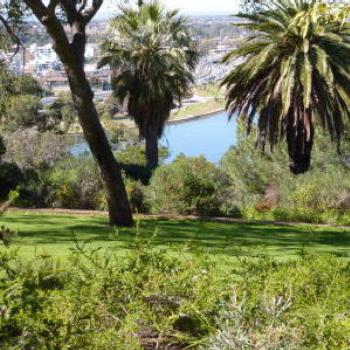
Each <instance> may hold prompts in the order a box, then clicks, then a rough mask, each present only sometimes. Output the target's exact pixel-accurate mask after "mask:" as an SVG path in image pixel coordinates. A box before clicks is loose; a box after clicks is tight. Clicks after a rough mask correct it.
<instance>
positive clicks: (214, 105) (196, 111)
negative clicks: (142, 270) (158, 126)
mask: <svg viewBox="0 0 350 350" xmlns="http://www.w3.org/2000/svg"><path fill="white" fill-rule="evenodd" d="M224 106H225V103H224V101H223V100H221V99H213V100H209V101H206V102H199V103H194V104H192V105H189V106H186V107H183V108H181V109H180V110H177V111H175V112H173V113H172V114H171V116H170V120H176V119H179V118H185V117H189V116H199V115H202V114H207V113H211V112H213V111H216V110H218V109H223V108H224Z"/></svg>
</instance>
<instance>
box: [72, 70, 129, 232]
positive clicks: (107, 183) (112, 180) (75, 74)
mask: <svg viewBox="0 0 350 350" xmlns="http://www.w3.org/2000/svg"><path fill="white" fill-rule="evenodd" d="M66 71H67V75H68V79H69V84H70V88H71V91H72V96H73V100H74V103H75V106H76V108H77V111H78V115H79V121H80V124H81V127H82V129H83V132H84V136H85V139H86V141H87V143H88V144H89V147H90V150H91V153H92V155H93V156H94V158H95V160H96V162H97V164H98V166H99V170H100V174H101V179H102V183H103V185H104V188H105V191H106V194H107V203H108V209H109V222H110V224H111V225H118V226H131V225H132V213H131V209H130V205H129V201H128V198H127V194H126V191H125V186H124V183H123V179H122V176H121V171H120V168H119V166H118V164H117V162H116V160H115V158H114V155H113V153H112V150H111V147H110V145H109V143H108V140H107V137H106V134H105V132H104V130H103V128H102V125H101V123H100V120H99V118H98V113H97V111H96V107H95V104H94V102H93V92H92V90H91V87H90V84H89V82H88V80H87V79H86V76H85V72H84V70H81V71H76V70H75V69H72V68H70V67H66Z"/></svg>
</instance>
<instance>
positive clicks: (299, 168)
mask: <svg viewBox="0 0 350 350" xmlns="http://www.w3.org/2000/svg"><path fill="white" fill-rule="evenodd" d="M294 113H296V112H295V111H291V112H290V115H289V117H288V125H287V143H288V153H289V167H290V170H291V172H292V173H293V174H295V175H299V174H303V173H305V172H307V171H308V170H309V169H310V165H311V152H312V146H313V142H314V133H315V131H314V126H313V124H312V120H311V113H309V112H308V111H307V112H302V113H301V115H300V114H299V116H298V117H296V118H295V115H294Z"/></svg>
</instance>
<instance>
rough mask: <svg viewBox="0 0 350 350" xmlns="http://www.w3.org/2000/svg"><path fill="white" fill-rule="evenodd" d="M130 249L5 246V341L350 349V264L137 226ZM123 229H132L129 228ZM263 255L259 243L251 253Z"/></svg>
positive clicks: (0, 265)
mask: <svg viewBox="0 0 350 350" xmlns="http://www.w3.org/2000/svg"><path fill="white" fill-rule="evenodd" d="M135 233H136V235H135V236H134V240H133V242H132V243H131V244H130V245H129V246H128V250H127V251H126V252H125V254H124V255H123V256H122V257H121V256H120V255H118V254H117V251H116V250H115V249H114V248H113V247H111V245H109V248H108V249H101V248H97V249H92V248H90V247H89V245H87V244H81V243H78V242H77V243H76V246H75V248H74V249H73V251H72V253H71V255H70V257H69V260H68V261H66V262H65V263H64V264H63V263H60V262H58V261H57V260H55V259H53V258H51V257H50V256H49V255H47V254H41V255H36V256H34V257H31V258H29V260H28V258H27V259H25V260H24V259H23V258H22V257H21V256H19V255H18V250H12V249H4V250H1V251H0V275H1V284H0V303H1V305H2V308H1V311H2V319H1V323H0V347H2V348H4V349H9V350H15V349H18V348H35V349H44V348H45V349H53V348H57V349H69V348H74V349H91V350H92V349H117V350H118V349H120V350H124V349H130V350H141V349H145V348H147V349H156V348H157V347H160V348H164V349H168V348H175V349H184V348H187V347H192V348H194V349H198V348H201V349H211V350H226V349H227V350H228V349H236V348H237V349H240V348H247V349H256V348H258V347H261V346H264V348H266V349H276V348H287V349H297V348H300V349H304V348H305V349H314V348H315V349H316V348H326V349H346V348H348V347H349V346H350V343H349V339H350V319H349V313H348V300H349V298H350V288H349V285H350V277H349V276H350V275H349V268H350V267H349V263H346V262H344V261H343V260H341V259H337V258H335V257H332V256H323V257H313V256H311V255H308V254H306V253H303V254H302V255H301V256H300V257H299V258H297V259H295V260H289V261H287V262H277V261H276V260H272V259H270V258H248V257H246V258H242V257H241V258H238V259H237V260H235V262H234V263H233V264H230V265H228V264H227V260H226V258H225V257H224V256H222V255H217V256H215V257H213V256H209V255H207V254H205V253H204V252H201V251H200V250H198V249H196V248H195V247H192V249H189V248H188V247H182V248H180V247H177V248H175V252H173V253H169V250H168V249H167V250H165V249H159V248H153V246H152V241H153V239H155V238H156V233H155V234H154V235H153V237H151V238H143V236H144V235H143V234H141V232H139V231H138V229H136V231H135ZM120 234H123V232H120ZM252 253H253V254H254V252H252Z"/></svg>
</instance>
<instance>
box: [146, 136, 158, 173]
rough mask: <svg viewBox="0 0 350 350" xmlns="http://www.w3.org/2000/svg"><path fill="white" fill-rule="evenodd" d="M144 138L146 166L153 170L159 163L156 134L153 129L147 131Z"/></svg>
mask: <svg viewBox="0 0 350 350" xmlns="http://www.w3.org/2000/svg"><path fill="white" fill-rule="evenodd" d="M145 139H146V160H147V168H148V169H150V170H154V169H155V168H157V167H158V165H159V160H158V134H157V132H155V131H153V130H152V131H149V132H148V133H147V135H146V137H145Z"/></svg>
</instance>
